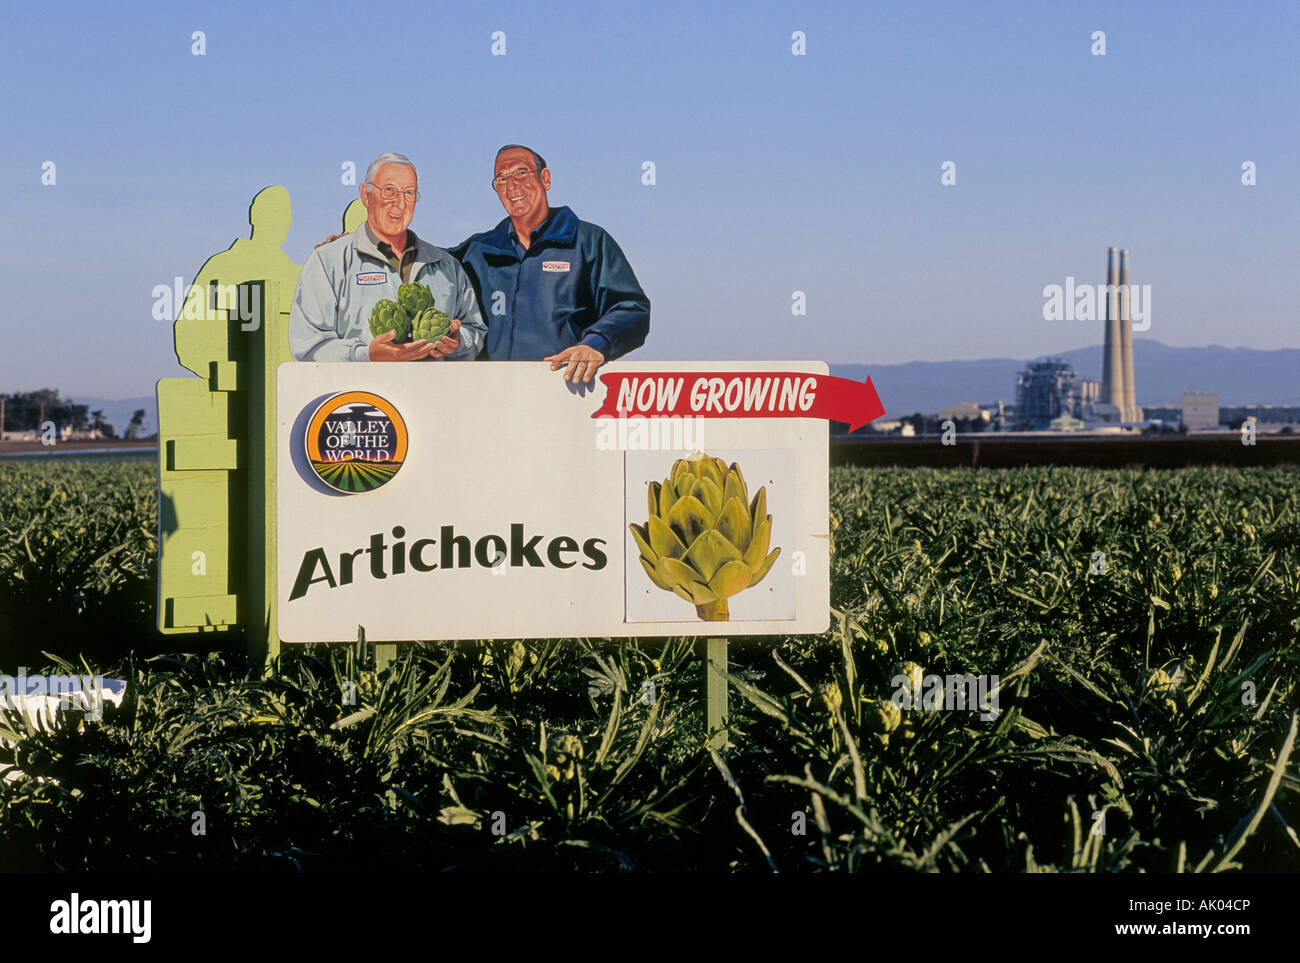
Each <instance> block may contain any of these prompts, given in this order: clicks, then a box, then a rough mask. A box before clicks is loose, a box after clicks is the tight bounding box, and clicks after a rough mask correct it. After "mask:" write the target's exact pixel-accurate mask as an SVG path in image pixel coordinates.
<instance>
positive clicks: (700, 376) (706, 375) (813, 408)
mask: <svg viewBox="0 0 1300 963" xmlns="http://www.w3.org/2000/svg"><path fill="white" fill-rule="evenodd" d="M599 377H600V380H601V381H602V382H604V384H605V387H606V388H608V389H609V391H608V393H607V394H606V395H605V403H604V404H603V405H602V406H601V407H600V409H599V410H598V411H596V413H595V414H593V415H592V417H593V418H617V417H619V416H620V415H622V416H625V417H629V418H632V417H670V416H673V415H678V416H681V417H688V418H689V417H695V418H825V419H826V420H827V421H844V422H848V425H849V430H850V431H853V430H855V429H857V428H861V427H862V426H863V425H865V424H868V423H869V422H872V421H875V420H876V419H877V418H879V417H880V416H881V415H883V414H884V413H885V407H884V405H882V404H881V402H880V396H879V395H878V394H876V389H875V386H874V385H872V383H871V379H870V378H868V379H867V380H866V381H865V382H864V383H861V384H860V383H858V382H856V381H853V380H851V379H849V378H836V377H833V376H831V375H810V374H805V373H802V372H789V371H736V372H728V371H718V372H673V371H663V372H657V371H638V372H635V373H629V374H623V373H617V374H614V373H609V374H601V375H600V376H599Z"/></svg>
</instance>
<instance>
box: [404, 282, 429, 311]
mask: <svg viewBox="0 0 1300 963" xmlns="http://www.w3.org/2000/svg"><path fill="white" fill-rule="evenodd" d="M397 303H398V304H400V305H401V306H402V310H404V311H405V312H406V313H407V314H409V315H410V316H411V317H413V318H414V317H416V316H417V315H419V314H420V313H421V312H423V311H427V310H428V309H429V308H431V307H433V292H432V291H430V290H429V289H428V287H426V286H425V285H423V284H410V283H408V284H403V285H402V286H401V287H400V288H398V289H397Z"/></svg>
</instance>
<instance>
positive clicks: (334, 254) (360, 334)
mask: <svg viewBox="0 0 1300 963" xmlns="http://www.w3.org/2000/svg"><path fill="white" fill-rule="evenodd" d="M412 236H413V237H414V233H412ZM415 240H416V254H415V263H414V264H413V265H412V266H411V280H412V281H413V282H414V283H416V284H424V285H427V286H428V288H429V290H430V291H432V292H433V304H434V307H436V308H437V309H438V310H439V311H445V312H447V314H448V315H450V316H451V317H453V318H459V319H460V347H459V348H458V349H456V350H455V351H454V352H452V353H451V354H449V355H447V359H448V360H453V361H469V360H473V359H474V358H475V357H476V356H477V355H478V353H479V351H480V350H481V349H482V347H483V342H484V339H485V338H486V337H487V325H485V324H484V323H483V315H482V314H481V313H480V312H479V307H478V301H477V300H476V299H475V297H474V287H473V285H472V284H471V283H470V280H469V276H468V275H467V274H466V273H465V270H464V269H463V268H462V267H461V266H460V264H458V263H457V261H456V259H455V258H453V257H452V256H451V255H450V254H448V253H447V252H446V251H444V250H443V249H442V248H440V247H434V246H433V245H432V244H429V243H428V242H427V241H422V240H420V239H419V238H418V237H416V238H415ZM401 284H402V279H401V277H400V276H398V275H397V274H394V273H393V271H392V270H391V269H390V268H389V266H388V260H387V258H385V257H384V256H383V255H382V254H380V253H379V249H378V248H377V247H375V244H374V242H373V241H371V240H370V235H369V234H367V233H366V225H365V223H364V222H363V223H362V224H361V226H360V227H358V228H357V229H356V231H354V232H353V233H352V234H348V235H345V236H344V237H341V238H339V239H338V240H337V241H331V242H330V243H329V244H322V245H321V246H320V247H318V248H316V250H314V251H312V254H311V257H309V258H307V263H306V264H304V265H303V268H302V275H301V276H300V277H299V278H298V290H297V291H295V292H294V295H293V305H292V306H291V307H290V309H289V349H290V350H291V351H292V352H293V358H294V360H295V361H369V360H370V342H371V341H372V340H373V335H371V333H370V312H371V311H372V310H374V307H375V305H376V304H378V303H379V302H380V301H382V300H384V299H385V298H387V299H388V300H390V301H396V300H397V289H398V288H399V287H400V286H401Z"/></svg>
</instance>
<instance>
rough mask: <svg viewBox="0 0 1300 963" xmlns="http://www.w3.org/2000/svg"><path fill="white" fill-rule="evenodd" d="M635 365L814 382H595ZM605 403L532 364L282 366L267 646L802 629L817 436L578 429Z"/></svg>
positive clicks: (739, 424)
mask: <svg viewBox="0 0 1300 963" xmlns="http://www.w3.org/2000/svg"><path fill="white" fill-rule="evenodd" d="M640 371H645V372H655V373H656V374H663V373H665V372H667V373H673V372H682V373H699V372H707V371H725V372H729V373H736V372H754V373H762V372H777V371H780V372H786V373H789V372H798V373H805V374H808V375H819V376H825V375H826V373H827V368H826V365H825V364H823V363H821V362H798V363H791V362H772V363H752V362H751V363H735V362H713V363H655V362H641V363H620V362H615V363H611V364H608V365H606V366H605V367H603V368H602V369H601V374H608V373H627V374H634V373H636V372H640ZM605 394H606V388H605V386H604V385H603V384H601V383H600V382H599V379H597V381H594V382H593V384H592V385H590V386H587V387H586V389H585V390H575V389H572V388H571V387H570V386H568V385H567V384H565V383H564V381H563V380H562V377H561V374H560V373H559V372H552V371H551V370H550V367H549V365H547V364H545V363H508V362H506V363H449V362H442V363H423V364H421V363H416V364H356V363H353V364H286V365H282V366H281V367H280V369H279V390H278V409H277V411H278V423H279V428H278V431H279V438H278V446H277V451H278V489H279V490H278V502H277V506H278V507H277V529H278V532H277V545H278V589H277V594H278V613H279V615H278V618H279V632H280V637H281V638H282V639H283V640H284V641H286V642H327V641H352V640H355V639H356V637H357V627H358V626H364V627H365V630H366V639H367V640H368V641H370V642H392V641H403V640H419V639H486V638H495V639H504V638H558V637H575V636H583V637H590V636H597V637H618V636H666V635H763V634H794V633H820V632H824V631H825V630H826V628H827V627H828V624H829V617H830V616H829V605H830V573H829V559H830V539H829V506H828V442H829V426H828V424H827V422H826V421H825V420H821V419H814V418H805V417H771V418H768V417H744V418H734V417H707V418H687V419H685V420H680V419H678V420H674V421H671V422H667V421H660V422H658V423H656V424H654V425H650V424H648V423H646V422H643V421H641V420H640V419H637V418H631V419H626V420H625V421H623V422H622V423H620V422H619V420H617V419H608V418H593V417H592V415H593V413H594V412H595V411H596V410H597V409H598V408H600V407H601V406H602V403H603V402H604V401H605ZM669 446H675V447H669ZM693 451H695V452H697V453H698V452H702V453H703V454H705V455H707V456H709V457H708V458H707V459H702V458H700V457H699V456H698V454H697V455H696V457H695V458H694V459H691V458H690V456H691V455H692V452H693ZM682 460H685V463H684V464H682V465H680V466H678V467H677V468H676V469H675V468H674V466H675V465H677V463H678V462H679V461H682ZM687 475H689V476H691V477H689V478H688V477H686V476H687ZM665 482H667V483H668V484H667V487H668V489H669V490H668V491H667V492H665V491H664V488H665ZM652 492H653V493H654V496H655V498H656V505H657V507H658V509H659V511H657V512H656V513H655V516H656V517H655V518H654V519H653V520H652V518H651V512H650V506H649V500H650V496H651V493H652ZM696 496H698V497H696ZM679 501H680V502H681V503H682V504H680V505H677V504H676V503H677V502H679ZM692 502H693V504H692ZM727 503H732V504H730V505H729V506H728V505H727ZM701 506H702V507H701ZM740 506H743V510H742V509H741V507H740ZM674 508H675V509H676V511H675V512H674V510H673V509H674ZM633 526H636V534H634V532H633V528H632V527H633ZM638 536H640V538H638ZM642 543H644V544H642ZM773 555H775V557H774V558H772V557H770V556H773ZM647 557H648V558H649V559H650V560H651V561H650V562H643V559H645V558H647ZM652 563H653V564H652ZM724 566H725V570H724ZM754 579H757V581H753V584H750V582H751V581H752V580H754ZM674 585H676V587H677V589H678V591H674V590H673V587H674ZM723 618H725V620H721V619H723Z"/></svg>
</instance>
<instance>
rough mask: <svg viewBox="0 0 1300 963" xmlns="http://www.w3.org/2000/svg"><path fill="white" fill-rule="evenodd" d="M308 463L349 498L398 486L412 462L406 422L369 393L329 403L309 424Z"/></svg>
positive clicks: (347, 393)
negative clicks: (401, 471)
mask: <svg viewBox="0 0 1300 963" xmlns="http://www.w3.org/2000/svg"><path fill="white" fill-rule="evenodd" d="M306 446H307V461H308V462H309V463H310V464H311V467H312V470H313V471H315V472H316V475H317V477H318V478H320V480H321V481H323V482H324V483H325V484H326V485H328V486H329V487H330V488H333V489H334V490H335V491H340V492H343V493H344V494H347V495H356V494H360V493H361V492H370V491H374V490H375V489H376V488H381V487H383V486H384V485H387V484H388V483H389V482H390V481H392V479H393V476H394V475H396V474H397V472H398V469H400V468H401V467H402V462H403V461H404V460H405V459H406V422H404V421H402V416H401V415H400V414H398V412H397V409H396V408H394V407H393V406H392V404H390V403H389V402H388V401H386V400H385V399H383V398H381V397H379V395H375V394H371V393H370V392H368V391H345V392H343V393H342V394H338V395H335V396H334V397H332V398H330V399H328V400H327V401H326V402H325V403H324V404H322V405H321V406H320V407H319V408H317V409H316V413H315V414H314V415H312V417H311V420H310V421H309V422H307V438H306Z"/></svg>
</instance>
